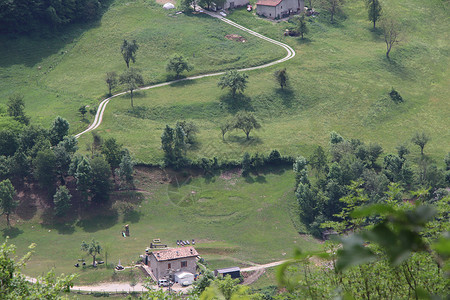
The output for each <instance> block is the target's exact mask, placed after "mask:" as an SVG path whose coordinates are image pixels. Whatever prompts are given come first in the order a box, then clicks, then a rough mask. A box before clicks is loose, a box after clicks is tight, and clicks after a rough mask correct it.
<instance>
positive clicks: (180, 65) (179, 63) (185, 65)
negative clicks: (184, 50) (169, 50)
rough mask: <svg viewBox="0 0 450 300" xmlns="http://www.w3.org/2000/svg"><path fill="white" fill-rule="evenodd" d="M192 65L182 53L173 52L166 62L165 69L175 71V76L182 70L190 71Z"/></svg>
mask: <svg viewBox="0 0 450 300" xmlns="http://www.w3.org/2000/svg"><path fill="white" fill-rule="evenodd" d="M193 69H194V67H193V66H192V65H191V64H189V62H188V61H187V60H186V59H185V58H184V57H183V55H179V54H174V55H173V56H172V57H171V58H170V59H169V61H168V62H167V66H166V70H167V71H168V72H175V73H176V77H179V76H180V74H181V73H183V72H184V71H188V72H190V71H192V70H193Z"/></svg>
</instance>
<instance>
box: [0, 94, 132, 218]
mask: <svg viewBox="0 0 450 300" xmlns="http://www.w3.org/2000/svg"><path fill="white" fill-rule="evenodd" d="M23 109H24V103H23V97H22V96H17V95H16V96H12V97H11V98H10V100H9V102H8V109H7V110H8V113H9V115H6V116H1V118H2V119H3V118H6V119H8V118H12V121H14V122H16V123H14V122H12V123H13V125H12V126H11V127H10V128H7V129H3V130H1V131H0V181H1V182H0V209H1V211H2V213H3V214H5V215H6V217H7V223H8V226H9V215H10V214H12V213H14V211H15V208H16V207H17V205H18V203H17V201H16V200H15V198H14V195H15V193H16V190H15V188H14V186H13V185H15V186H18V187H20V188H21V187H23V186H24V185H26V184H34V183H37V184H38V186H39V187H40V188H41V189H43V190H45V191H47V195H48V200H49V201H50V204H51V205H52V206H53V208H54V212H55V215H57V216H59V215H64V214H65V213H67V212H69V211H70V210H71V208H72V204H73V201H71V198H72V194H71V193H74V192H76V193H77V196H78V198H77V199H80V201H81V204H80V205H82V206H87V205H89V204H94V203H104V202H105V201H107V200H108V198H109V194H110V191H111V190H112V188H113V187H114V184H117V185H120V186H122V187H126V188H129V187H132V186H133V166H134V162H133V159H132V158H131V156H130V154H129V152H128V150H127V149H125V148H123V147H122V145H120V144H118V143H117V142H116V140H115V139H114V138H109V139H106V140H105V141H103V140H102V139H101V138H100V137H98V136H96V135H95V134H94V141H93V143H92V144H90V145H89V150H90V152H91V153H90V154H91V155H88V156H84V155H81V154H76V151H77V150H78V141H77V139H76V138H75V137H73V136H71V135H69V128H70V125H69V122H68V121H67V120H65V119H64V118H62V117H59V116H58V117H56V118H55V119H54V121H53V122H52V124H51V126H50V128H48V129H47V128H43V127H41V126H35V125H32V124H30V121H29V118H28V116H26V115H25V113H24V110H23ZM113 179H116V180H113ZM68 181H73V182H75V185H76V191H73V190H72V191H70V190H69V188H68V187H66V185H67V182H68Z"/></svg>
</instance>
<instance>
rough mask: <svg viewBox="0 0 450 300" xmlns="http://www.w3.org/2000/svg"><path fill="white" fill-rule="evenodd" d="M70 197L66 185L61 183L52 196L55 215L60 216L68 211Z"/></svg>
mask: <svg viewBox="0 0 450 300" xmlns="http://www.w3.org/2000/svg"><path fill="white" fill-rule="evenodd" d="M70 198H72V195H71V194H70V192H69V190H68V189H67V188H66V186H64V185H62V186H60V187H59V188H58V189H57V190H56V193H55V195H54V196H53V204H54V205H55V206H54V210H55V214H56V215H57V216H62V215H64V214H66V213H67V212H68V211H69V209H70V207H71V204H70Z"/></svg>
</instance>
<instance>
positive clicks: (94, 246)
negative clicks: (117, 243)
mask: <svg viewBox="0 0 450 300" xmlns="http://www.w3.org/2000/svg"><path fill="white" fill-rule="evenodd" d="M81 251H84V252H87V253H88V254H89V255H90V256H92V266H94V267H95V266H96V263H95V257H96V256H97V254H100V252H101V251H102V246H100V244H99V242H97V241H96V240H94V239H92V241H91V242H90V243H86V242H85V241H83V242H81Z"/></svg>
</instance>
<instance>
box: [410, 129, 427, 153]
mask: <svg viewBox="0 0 450 300" xmlns="http://www.w3.org/2000/svg"><path fill="white" fill-rule="evenodd" d="M429 141H430V136H429V135H427V134H426V133H425V132H421V133H419V132H416V133H415V134H414V136H413V137H412V139H411V142H413V144H415V145H417V146H419V147H420V154H422V155H423V148H425V145H426V144H427V143H428V142H429Z"/></svg>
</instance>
